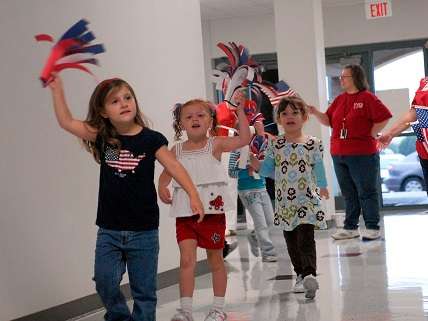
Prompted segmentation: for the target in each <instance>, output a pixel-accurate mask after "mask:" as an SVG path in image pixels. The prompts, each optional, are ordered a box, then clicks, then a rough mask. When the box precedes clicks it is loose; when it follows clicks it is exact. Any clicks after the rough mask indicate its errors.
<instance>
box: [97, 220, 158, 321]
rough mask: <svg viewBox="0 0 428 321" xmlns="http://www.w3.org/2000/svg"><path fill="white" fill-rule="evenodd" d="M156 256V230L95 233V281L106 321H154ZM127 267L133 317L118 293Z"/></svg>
mask: <svg viewBox="0 0 428 321" xmlns="http://www.w3.org/2000/svg"><path fill="white" fill-rule="evenodd" d="M158 253H159V233H158V230H151V231H139V232H134V231H113V230H107V229H103V228H100V229H99V230H98V234H97V245H96V249H95V276H94V280H95V283H96V289H97V292H98V294H99V296H100V297H101V300H102V302H103V304H104V306H105V308H106V310H107V312H106V314H105V315H104V319H105V320H106V321H155V320H156V303H157V297H156V286H157V284H156V281H157V269H158ZM126 268H128V275H129V285H130V287H131V294H132V297H133V299H134V307H133V311H132V315H131V313H130V311H129V309H128V306H127V305H126V300H125V297H124V296H123V294H122V292H121V291H120V282H121V281H122V276H123V274H124V273H125V271H126Z"/></svg>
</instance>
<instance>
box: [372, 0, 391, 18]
mask: <svg viewBox="0 0 428 321" xmlns="http://www.w3.org/2000/svg"><path fill="white" fill-rule="evenodd" d="M391 16H392V11H391V0H366V17H367V19H377V18H384V17H391Z"/></svg>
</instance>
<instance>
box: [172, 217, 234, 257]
mask: <svg viewBox="0 0 428 321" xmlns="http://www.w3.org/2000/svg"><path fill="white" fill-rule="evenodd" d="M198 219H199V215H193V216H190V217H177V219H176V221H175V229H176V233H177V242H178V243H180V242H181V241H183V240H187V239H194V240H196V242H197V244H198V246H199V247H202V248H204V249H209V250H220V249H222V248H223V247H224V231H225V230H226V217H225V215H224V214H207V215H205V216H204V219H203V220H202V222H201V223H197V221H198Z"/></svg>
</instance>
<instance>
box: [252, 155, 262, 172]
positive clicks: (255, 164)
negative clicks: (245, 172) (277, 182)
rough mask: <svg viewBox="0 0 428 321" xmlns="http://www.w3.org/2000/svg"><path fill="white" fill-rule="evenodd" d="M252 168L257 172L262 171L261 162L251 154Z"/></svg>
mask: <svg viewBox="0 0 428 321" xmlns="http://www.w3.org/2000/svg"><path fill="white" fill-rule="evenodd" d="M250 166H251V167H252V168H253V169H255V170H256V171H258V170H259V169H260V161H259V159H258V158H257V157H256V155H254V154H253V153H250Z"/></svg>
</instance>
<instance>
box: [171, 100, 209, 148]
mask: <svg viewBox="0 0 428 321" xmlns="http://www.w3.org/2000/svg"><path fill="white" fill-rule="evenodd" d="M190 105H202V106H204V107H205V108H206V109H207V111H208V113H209V115H210V116H211V119H212V122H213V123H212V128H211V131H210V135H213V136H215V134H216V130H215V128H216V127H217V119H216V115H215V106H214V105H213V104H212V103H211V102H209V101H207V100H203V99H191V100H189V101H187V102H185V103H184V104H180V103H178V104H175V106H174V110H173V111H172V116H173V119H174V122H173V124H172V127H173V128H174V131H175V140H179V139H180V138H181V136H182V135H183V127H182V126H181V120H180V117H181V112H182V110H183V108H184V107H187V106H190Z"/></svg>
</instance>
